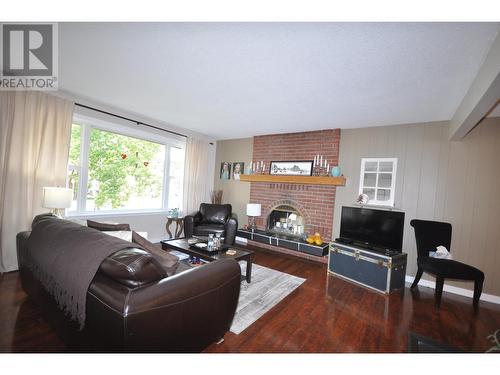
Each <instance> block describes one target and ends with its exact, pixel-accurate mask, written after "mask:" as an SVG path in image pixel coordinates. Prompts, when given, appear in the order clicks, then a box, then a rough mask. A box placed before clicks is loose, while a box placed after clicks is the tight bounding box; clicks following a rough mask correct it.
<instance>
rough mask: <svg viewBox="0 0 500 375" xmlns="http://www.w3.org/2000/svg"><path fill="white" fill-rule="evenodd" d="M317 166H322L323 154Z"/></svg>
mask: <svg viewBox="0 0 500 375" xmlns="http://www.w3.org/2000/svg"><path fill="white" fill-rule="evenodd" d="M319 166H320V167H322V166H323V155H321V156H320V158H319Z"/></svg>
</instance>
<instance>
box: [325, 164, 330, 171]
mask: <svg viewBox="0 0 500 375" xmlns="http://www.w3.org/2000/svg"><path fill="white" fill-rule="evenodd" d="M329 171H330V163H328V164H327V165H326V172H327V173H329Z"/></svg>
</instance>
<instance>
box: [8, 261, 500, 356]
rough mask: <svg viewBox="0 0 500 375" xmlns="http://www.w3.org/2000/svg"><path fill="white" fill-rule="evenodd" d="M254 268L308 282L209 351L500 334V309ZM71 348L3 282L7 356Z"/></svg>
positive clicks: (295, 266) (360, 346) (463, 342)
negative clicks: (475, 307) (499, 331)
mask: <svg viewBox="0 0 500 375" xmlns="http://www.w3.org/2000/svg"><path fill="white" fill-rule="evenodd" d="M254 261H255V263H257V264H259V265H262V266H266V267H270V268H273V269H276V270H279V271H282V272H286V273H289V274H292V275H296V276H299V277H303V278H305V279H307V280H306V282H305V283H304V284H303V285H301V286H300V287H299V288H298V289H296V290H295V291H294V292H293V293H292V294H290V295H289V296H288V297H287V298H285V299H284V300H283V301H281V302H280V303H279V304H278V305H276V306H275V307H274V308H273V309H272V310H270V311H269V312H267V313H266V314H265V315H264V316H263V317H262V318H261V319H259V320H257V322H255V323H254V324H253V325H251V326H250V327H248V328H247V329H246V330H245V331H243V332H242V333H241V334H239V335H235V334H233V333H231V332H229V333H227V334H226V336H225V341H224V342H223V343H222V344H219V345H216V344H212V345H211V346H209V347H208V348H207V349H206V350H205V352H207V353H216V352H217V353H225V352H295V353H296V352H405V351H407V342H408V332H410V331H413V332H416V333H418V334H421V335H424V336H428V337H430V338H432V339H434V340H437V341H440V342H443V343H446V344H448V345H450V346H452V347H456V348H460V349H462V350H465V351H472V352H484V351H486V350H487V349H489V348H490V347H491V346H492V343H491V342H490V340H488V339H487V336H488V335H490V334H492V333H493V332H494V331H495V330H497V329H499V328H500V305H495V304H491V303H487V302H481V303H480V309H479V312H478V313H477V314H475V313H474V311H473V309H472V301H471V299H469V298H465V297H461V296H456V295H453V294H449V293H446V292H445V293H444V294H443V299H442V304H441V309H440V310H436V309H435V308H434V300H433V296H434V294H433V292H434V291H433V290H432V289H429V288H422V287H419V290H418V291H417V292H411V291H410V290H409V289H408V288H405V289H404V290H403V291H402V292H397V293H394V294H392V295H390V296H383V295H380V294H378V293H374V292H372V291H370V290H367V289H364V288H362V287H358V286H355V285H352V284H350V283H348V282H345V281H343V280H341V279H338V278H335V277H332V276H327V273H326V265H324V264H319V263H315V262H311V261H307V260H302V259H298V258H294V257H291V256H286V255H280V254H276V253H272V254H271V253H268V252H265V251H256V254H255V258H254ZM61 351H65V346H64V344H63V343H62V342H61V341H60V340H59V338H58V337H57V336H56V335H55V334H54V333H53V331H52V329H51V328H50V327H49V326H48V324H47V323H46V322H45V321H44V319H43V317H42V316H41V314H40V312H39V311H38V309H37V308H36V307H35V306H34V305H33V304H32V303H31V301H30V300H29V298H28V297H27V296H26V294H25V293H24V292H23V291H22V289H21V284H20V280H19V276H18V273H17V272H12V273H8V274H3V275H2V276H0V352H61Z"/></svg>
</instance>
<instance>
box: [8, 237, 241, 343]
mask: <svg viewBox="0 0 500 375" xmlns="http://www.w3.org/2000/svg"><path fill="white" fill-rule="evenodd" d="M85 230H94V229H91V228H85ZM30 233H31V232H21V233H19V234H18V235H17V255H18V261H19V271H20V275H21V280H22V285H23V288H24V290H25V291H26V292H27V294H28V295H29V296H30V298H31V299H32V301H33V302H35V304H37V305H38V306H39V307H40V308H41V310H42V312H43V314H44V316H45V317H46V319H47V320H48V321H49V323H50V324H51V325H52V326H53V327H54V329H55V330H56V332H57V333H58V335H59V336H60V337H61V338H62V339H63V340H64V341H65V343H66V344H67V345H68V350H69V351H84V352H99V351H106V352H119V351H132V352H199V351H202V350H203V349H204V348H205V347H206V346H208V345H210V344H211V343H213V342H217V341H218V340H220V339H221V338H223V336H224V334H225V333H226V332H227V331H228V330H229V328H230V326H231V323H232V320H233V317H234V314H235V311H236V306H237V303H238V297H239V291H240V273H241V271H240V267H239V265H238V263H237V262H236V261H234V260H219V261H215V262H212V263H209V264H207V265H204V266H201V267H197V268H189V267H187V266H185V265H182V266H181V267H179V269H178V270H177V273H176V274H174V275H172V276H168V277H167V276H166V274H167V273H166V272H165V270H161V269H158V265H159V263H158V262H157V261H156V260H155V259H153V256H152V255H151V254H150V253H147V252H145V251H144V250H142V249H138V248H130V249H126V250H120V251H118V252H116V253H114V254H112V255H111V256H109V257H108V258H106V259H105V260H104V261H103V262H102V264H101V267H100V268H99V270H98V271H97V273H96V275H95V277H94V278H93V280H92V282H91V284H90V287H89V289H88V292H87V302H86V320H85V327H84V329H83V330H79V329H78V326H77V324H76V323H75V322H74V321H71V320H69V319H68V318H67V317H66V316H65V314H64V313H63V312H62V311H61V310H60V308H59V307H58V306H57V303H56V301H55V299H54V298H53V297H52V296H51V295H50V294H49V293H47V291H46V290H45V289H44V287H43V285H42V284H41V283H40V281H39V280H37V279H36V278H35V276H34V274H33V273H32V272H31V270H30V268H28V267H27V263H26V259H27V255H29V252H32V251H36V250H37V249H36V245H35V246H33V245H31V247H32V248H29V246H27V240H28V238H29V236H30ZM116 260H119V262H116ZM120 263H121V264H124V263H126V264H127V267H118V266H117V265H118V264H120ZM160 267H161V265H160Z"/></svg>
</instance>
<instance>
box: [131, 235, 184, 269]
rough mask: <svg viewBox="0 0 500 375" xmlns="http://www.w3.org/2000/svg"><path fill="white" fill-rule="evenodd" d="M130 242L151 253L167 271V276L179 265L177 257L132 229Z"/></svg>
mask: <svg viewBox="0 0 500 375" xmlns="http://www.w3.org/2000/svg"><path fill="white" fill-rule="evenodd" d="M132 242H133V243H136V244H138V245H139V246H141V247H142V248H143V249H145V250H146V251H148V252H149V253H151V255H152V256H153V257H154V258H155V259H156V260H157V261H158V263H160V264H161V265H162V266H163V268H165V270H166V271H167V274H168V276H172V275H173V274H175V271H176V270H177V267H179V258H177V257H176V256H175V255H172V254H170V253H168V252H166V251H165V250H163V249H162V248H161V246H160V245H155V244H153V243H151V242H149V241H148V240H147V239H145V238H144V237H142V236H141V235H140V234H139V233H137V232H134V231H132Z"/></svg>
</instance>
